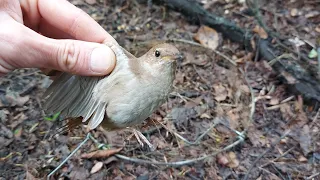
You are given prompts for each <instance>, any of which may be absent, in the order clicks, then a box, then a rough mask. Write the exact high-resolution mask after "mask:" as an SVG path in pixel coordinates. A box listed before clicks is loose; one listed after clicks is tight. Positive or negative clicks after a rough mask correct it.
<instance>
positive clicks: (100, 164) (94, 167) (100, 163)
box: [90, 161, 103, 174]
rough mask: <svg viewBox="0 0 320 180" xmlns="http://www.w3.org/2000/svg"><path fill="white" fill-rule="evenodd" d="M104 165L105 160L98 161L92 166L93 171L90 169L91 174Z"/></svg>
mask: <svg viewBox="0 0 320 180" xmlns="http://www.w3.org/2000/svg"><path fill="white" fill-rule="evenodd" d="M102 166H103V162H100V161H99V162H97V163H96V164H95V165H94V166H93V167H92V169H91V171H90V174H94V173H96V172H98V171H100V169H101V168H102Z"/></svg>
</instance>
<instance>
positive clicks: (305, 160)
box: [298, 155, 308, 162]
mask: <svg viewBox="0 0 320 180" xmlns="http://www.w3.org/2000/svg"><path fill="white" fill-rule="evenodd" d="M298 161H299V162H308V159H307V158H306V157H304V156H302V155H300V156H299V157H298Z"/></svg>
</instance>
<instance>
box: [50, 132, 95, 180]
mask: <svg viewBox="0 0 320 180" xmlns="http://www.w3.org/2000/svg"><path fill="white" fill-rule="evenodd" d="M90 137H91V134H90V133H88V134H87V136H86V138H85V139H84V140H83V141H82V142H81V143H80V144H79V145H78V146H77V147H76V148H75V149H74V150H73V151H72V152H71V153H70V154H69V156H68V157H67V158H65V159H64V160H63V161H62V162H61V163H60V164H59V166H58V167H56V168H55V169H54V170H53V171H51V172H50V174H49V175H48V176H47V180H49V179H50V177H51V176H52V175H53V174H54V173H56V172H57V171H58V170H59V169H60V168H61V167H62V166H63V165H64V164H65V163H66V162H67V161H68V160H69V159H70V158H71V157H72V156H73V155H74V154H75V153H76V152H77V151H78V150H79V149H80V148H81V147H82V146H83V145H84V144H85V143H86V142H87V141H88V140H89V139H90Z"/></svg>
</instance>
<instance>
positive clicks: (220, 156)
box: [217, 154, 229, 166]
mask: <svg viewBox="0 0 320 180" xmlns="http://www.w3.org/2000/svg"><path fill="white" fill-rule="evenodd" d="M217 160H218V163H219V164H221V165H223V166H226V165H227V164H228V163H229V159H228V157H227V156H225V155H223V154H218V155H217Z"/></svg>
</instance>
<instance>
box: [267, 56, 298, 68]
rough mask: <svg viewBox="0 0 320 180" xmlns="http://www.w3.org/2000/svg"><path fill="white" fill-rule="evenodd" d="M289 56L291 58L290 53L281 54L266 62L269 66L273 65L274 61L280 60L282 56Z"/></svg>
mask: <svg viewBox="0 0 320 180" xmlns="http://www.w3.org/2000/svg"><path fill="white" fill-rule="evenodd" d="M290 57H291V58H293V57H292V55H291V54H281V55H280V56H278V57H276V58H274V59H272V60H271V61H269V62H268V64H269V65H270V66H273V65H274V63H276V62H277V61H279V60H281V59H282V58H290Z"/></svg>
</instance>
